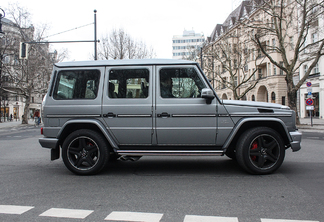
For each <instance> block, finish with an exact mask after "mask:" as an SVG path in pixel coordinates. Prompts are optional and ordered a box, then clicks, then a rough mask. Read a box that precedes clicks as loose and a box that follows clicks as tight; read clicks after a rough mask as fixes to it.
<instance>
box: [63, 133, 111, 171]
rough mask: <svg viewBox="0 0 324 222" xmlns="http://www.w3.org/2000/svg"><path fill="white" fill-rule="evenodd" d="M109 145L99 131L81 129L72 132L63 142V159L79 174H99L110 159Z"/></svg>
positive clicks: (71, 169)
mask: <svg viewBox="0 0 324 222" xmlns="http://www.w3.org/2000/svg"><path fill="white" fill-rule="evenodd" d="M108 149H109V147H108V145H107V142H106V140H105V138H103V136H102V135H100V134H99V133H97V132H95V131H93V130H88V129H81V130H77V131H74V132H72V133H71V134H70V135H69V136H68V137H67V138H66V139H65V140H64V142H63V145H62V159H63V162H64V164H65V166H66V167H67V168H68V169H69V170H70V171H71V172H73V173H75V174H78V175H92V174H97V173H99V172H100V170H102V169H103V168H104V167H105V166H106V164H107V162H108V159H109V152H108Z"/></svg>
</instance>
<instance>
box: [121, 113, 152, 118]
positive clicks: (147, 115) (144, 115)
mask: <svg viewBox="0 0 324 222" xmlns="http://www.w3.org/2000/svg"><path fill="white" fill-rule="evenodd" d="M117 117H121V118H134V117H138V118H141V117H152V115H151V114H139V115H132V114H117Z"/></svg>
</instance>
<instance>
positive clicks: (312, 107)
mask: <svg viewBox="0 0 324 222" xmlns="http://www.w3.org/2000/svg"><path fill="white" fill-rule="evenodd" d="M306 110H314V106H306Z"/></svg>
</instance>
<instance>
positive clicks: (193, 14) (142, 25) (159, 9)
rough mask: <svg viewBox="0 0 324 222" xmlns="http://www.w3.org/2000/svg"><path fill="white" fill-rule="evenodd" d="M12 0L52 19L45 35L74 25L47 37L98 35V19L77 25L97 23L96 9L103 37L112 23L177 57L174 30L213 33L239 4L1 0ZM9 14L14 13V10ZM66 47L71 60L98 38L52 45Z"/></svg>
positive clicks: (39, 20) (40, 20)
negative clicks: (173, 47)
mask: <svg viewBox="0 0 324 222" xmlns="http://www.w3.org/2000/svg"><path fill="white" fill-rule="evenodd" d="M238 1H239V0H234V2H238ZM12 2H17V3H18V4H19V5H20V6H23V7H24V8H26V9H28V10H29V12H30V13H31V20H32V23H33V24H34V26H35V27H36V28H37V27H38V26H40V25H41V24H47V25H49V29H48V31H47V33H46V36H50V35H53V34H57V33H60V32H63V31H66V30H70V29H73V30H72V31H69V32H66V33H64V34H60V35H55V36H52V37H49V38H47V39H46V40H48V41H75V40H93V39H94V26H93V25H88V26H86V27H83V28H78V29H74V28H76V27H80V26H83V25H87V24H90V23H93V21H94V13H93V11H94V9H96V10H97V36H98V39H99V40H100V39H101V38H102V36H104V35H107V34H108V33H109V32H110V31H111V30H112V29H119V28H123V29H124V30H125V31H126V32H127V33H128V34H130V35H131V36H132V37H133V38H135V39H137V40H139V41H140V40H142V41H144V42H145V43H146V44H147V46H152V47H153V49H154V50H155V52H156V55H157V58H172V36H173V35H182V32H183V31H184V30H194V31H195V32H196V33H203V34H204V35H205V37H207V36H210V34H211V33H212V31H213V29H214V27H215V25H216V24H218V23H223V22H224V21H225V19H226V17H227V16H228V15H229V14H230V13H231V11H232V10H233V7H234V6H233V4H232V1H231V0H163V1H155V0H92V1H76V0H55V1H43V0H18V1H14V0H1V2H0V7H1V8H2V9H4V10H6V9H7V8H8V4H9V3H12ZM6 18H8V19H10V17H9V15H8V16H6ZM62 48H67V49H68V51H69V59H68V60H78V61H80V60H89V59H91V55H93V53H94V43H65V44H62V43H61V44H52V45H51V49H52V50H53V51H54V49H56V50H58V51H60V49H62Z"/></svg>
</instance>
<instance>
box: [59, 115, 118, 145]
mask: <svg viewBox="0 0 324 222" xmlns="http://www.w3.org/2000/svg"><path fill="white" fill-rule="evenodd" d="M78 129H91V130H93V131H96V132H98V133H100V134H101V135H103V136H104V137H105V138H106V139H107V142H108V144H109V145H110V146H111V148H112V149H118V145H117V143H116V142H115V140H114V138H113V136H112V135H111V134H110V133H109V132H108V131H107V130H106V128H105V126H104V125H103V124H102V123H101V122H100V121H99V120H90V119H74V120H69V121H67V122H66V123H65V124H64V125H63V126H62V128H61V130H60V131H59V133H58V135H57V138H58V139H59V144H60V146H62V144H63V142H64V140H65V138H66V137H67V136H68V135H69V134H70V133H71V132H73V131H75V130H78Z"/></svg>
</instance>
